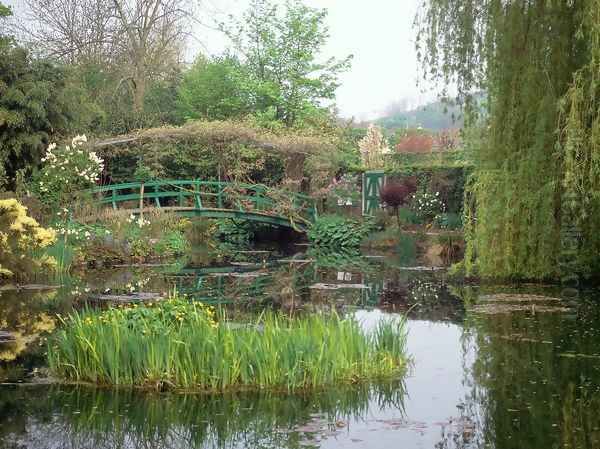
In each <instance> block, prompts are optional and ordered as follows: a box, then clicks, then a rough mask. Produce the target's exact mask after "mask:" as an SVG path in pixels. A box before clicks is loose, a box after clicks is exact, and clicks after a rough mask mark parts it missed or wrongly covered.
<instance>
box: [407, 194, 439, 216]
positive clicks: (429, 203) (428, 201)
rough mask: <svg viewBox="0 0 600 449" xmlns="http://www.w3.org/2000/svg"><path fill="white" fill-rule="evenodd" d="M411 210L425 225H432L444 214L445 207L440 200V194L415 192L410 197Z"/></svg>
mask: <svg viewBox="0 0 600 449" xmlns="http://www.w3.org/2000/svg"><path fill="white" fill-rule="evenodd" d="M412 209H413V211H414V212H415V213H416V214H417V216H418V217H419V218H420V219H421V220H423V221H424V222H426V223H432V222H433V221H434V220H435V219H436V217H438V216H439V215H440V214H442V213H443V212H445V210H446V205H445V204H444V202H443V201H442V200H441V199H440V192H435V193H429V192H417V193H415V194H414V195H413V196H412Z"/></svg>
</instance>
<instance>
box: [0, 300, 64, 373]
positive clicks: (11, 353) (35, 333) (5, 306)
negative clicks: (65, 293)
mask: <svg viewBox="0 0 600 449" xmlns="http://www.w3.org/2000/svg"><path fill="white" fill-rule="evenodd" d="M57 295H58V292H57V290H45V291H16V290H12V291H4V292H0V329H2V330H6V331H9V332H10V333H11V334H12V335H13V336H14V337H15V341H14V342H12V343H7V344H1V345H0V362H3V361H4V362H6V361H13V360H15V359H17V357H19V356H20V355H22V354H23V353H24V352H25V351H26V350H27V349H28V348H30V347H31V346H32V345H34V344H35V343H37V342H38V341H39V339H40V337H41V336H44V335H46V334H48V333H50V332H52V331H53V330H54V328H55V326H56V318H55V314H56V312H58V311H60V310H61V308H62V307H61V302H60V301H58V300H57ZM63 306H64V304H63ZM38 346H39V345H38Z"/></svg>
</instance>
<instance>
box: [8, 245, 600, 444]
mask: <svg viewBox="0 0 600 449" xmlns="http://www.w3.org/2000/svg"><path fill="white" fill-rule="evenodd" d="M263 254H264V253H261V254H257V255H256V257H254V256H253V255H252V254H248V253H244V255H243V256H244V257H243V260H240V261H238V262H236V263H235V264H230V265H223V264H219V263H215V262H214V261H212V262H210V263H206V262H205V261H204V262H202V263H201V264H200V265H194V264H182V265H179V266H164V267H138V268H135V269H132V268H130V267H124V268H122V269H119V270H112V271H108V272H93V273H91V274H89V275H86V276H85V277H82V278H80V279H74V280H72V281H70V283H71V284H72V285H69V287H65V288H63V289H59V290H54V291H48V292H41V291H40V292H15V291H13V292H1V294H0V330H9V331H11V332H12V333H14V334H15V335H16V334H17V333H18V334H20V335H22V336H23V339H22V340H21V341H23V342H32V343H31V344H30V345H29V346H28V345H27V344H24V345H22V346H19V345H16V344H14V345H13V346H11V349H10V351H11V352H3V351H7V346H6V345H5V346H1V347H0V355H1V354H4V358H5V359H15V358H16V359H17V360H19V361H21V362H24V361H26V365H27V366H28V367H32V366H39V365H40V364H41V363H42V361H43V358H42V357H41V356H40V355H38V356H37V357H34V358H33V360H32V359H31V354H36V352H35V350H34V348H37V347H39V345H38V343H39V341H40V339H41V338H43V335H45V334H46V333H47V332H48V331H51V330H52V329H53V327H54V326H55V325H56V318H55V317H56V313H62V314H64V313H67V312H68V311H69V310H70V309H71V307H72V306H73V304H74V305H75V307H79V306H81V305H82V304H84V301H83V300H84V299H85V296H86V289H89V295H97V294H101V293H103V292H104V291H107V290H108V291H110V292H121V293H124V292H126V291H127V290H128V289H129V288H131V287H133V288H134V290H135V291H140V290H142V291H147V292H168V291H169V290H173V289H177V290H178V291H179V292H181V293H186V294H188V295H189V296H190V297H193V298H197V299H202V300H210V301H214V302H228V303H229V304H230V305H229V307H231V308H232V309H236V308H242V309H244V311H246V310H253V309H257V310H260V309H262V308H264V307H274V308H280V309H282V310H284V311H287V312H291V313H295V312H296V311H312V310H321V309H331V308H335V309H337V310H340V311H341V312H348V311H350V312H352V313H356V314H357V316H358V317H359V318H360V320H361V321H362V322H363V323H364V324H365V325H366V326H369V325H372V324H373V323H374V322H376V321H377V320H378V319H381V317H382V316H383V315H384V314H386V313H390V312H401V313H407V314H408V316H409V318H410V321H409V338H408V351H409V353H410V354H411V355H412V356H413V359H414V365H413V369H412V371H411V373H410V375H409V377H408V378H407V379H405V382H404V383H396V384H386V385H371V386H366V385H361V386H352V388H344V389H337V390H324V391H320V392H318V393H316V394H312V395H311V394H306V395H296V396H274V395H266V394H239V395H229V396H225V397H215V396H201V395H175V394H165V395H162V394H161V395H158V394H149V393H142V392H132V391H125V390H121V391H112V390H100V389H91V388H66V387H51V388H49V387H47V386H42V387H38V386H26V387H16V386H0V448H2V449H4V448H11V449H12V448H15V447H19V448H44V447H48V448H50V447H52V448H59V447H64V448H86V447H98V448H121V447H126V448H128V447H131V448H138V447H140V448H141V447H148V448H154V447H157V448H158V447H167V448H169V447H206V448H229V447H231V448H237V447H239V448H242V447H252V448H254V447H259V448H260V447H265V448H270V447H272V448H275V447H277V448H299V447H320V448H331V449H334V448H335V449H338V448H346V447H353V448H354V447H356V448H359V447H363V448H390V447H409V448H412V447H423V448H435V449H475V448H477V449H488V448H490V449H492V448H493V449H512V448H514V449H539V448H548V449H554V448H568V449H597V448H598V447H600V413H598V410H600V306H599V305H598V299H600V293H599V292H598V291H589V292H582V294H581V295H580V297H579V298H578V300H577V301H576V302H570V303H569V302H566V301H562V300H561V298H560V291H556V289H552V288H543V287H539V286H522V287H519V288H516V289H515V288H512V289H511V288H508V287H506V288H505V287H488V288H476V287H469V286H456V285H450V284H448V282H447V281H446V279H445V275H444V273H443V272H442V271H435V270H421V269H417V268H416V267H410V266H408V267H407V266H404V265H403V264H404V262H405V261H402V260H390V259H386V258H381V257H356V256H349V255H331V254H328V255H322V254H318V253H308V254H298V255H296V256H287V257H286V258H284V259H279V260H274V259H269V258H265V257H263ZM240 259H242V257H240ZM198 260H200V259H198ZM128 285H129V287H127V286H128ZM74 291H75V292H78V293H77V294H73V292H74ZM514 294H519V295H520V296H519V297H515V298H513V299H514V300H515V301H516V302H515V304H516V305H518V306H519V307H516V306H514V307H506V306H505V305H504V307H502V308H499V307H496V308H495V309H493V308H490V309H488V310H487V311H488V312H490V313H479V312H477V311H478V310H479V311H481V310H485V309H482V307H481V305H482V304H483V303H484V302H485V301H484V298H488V300H489V299H490V298H491V296H493V295H495V298H496V299H497V300H499V299H501V300H503V301H505V300H506V299H507V298H509V299H510V295H514ZM482 295H485V296H482ZM527 295H529V296H527ZM531 295H544V296H546V297H547V298H546V300H545V303H547V304H553V305H554V306H553V307H546V308H544V307H539V306H537V307H531V308H529V307H523V302H522V301H523V300H524V298H525V299H527V297H529V298H530V299H536V301H538V300H539V298H533V296H531ZM557 304H560V307H557V306H556V305H557ZM474 306H477V307H474ZM478 307H479V308H478ZM499 312H502V313H499ZM19 376H22V371H20V370H19V369H18V367H17V368H15V365H14V364H11V365H7V364H6V363H1V362H0V381H6V380H8V381H10V382H14V381H15V379H18V378H19Z"/></svg>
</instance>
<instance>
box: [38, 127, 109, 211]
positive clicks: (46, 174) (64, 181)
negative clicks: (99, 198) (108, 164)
mask: <svg viewBox="0 0 600 449" xmlns="http://www.w3.org/2000/svg"><path fill="white" fill-rule="evenodd" d="M86 142H87V138H86V137H85V135H83V136H75V137H74V138H73V139H72V140H71V145H65V146H64V147H58V146H57V145H56V144H55V143H51V144H50V145H48V148H47V149H46V153H45V155H44V157H43V158H42V163H43V165H42V168H41V170H40V172H39V173H38V179H37V186H36V187H37V189H38V190H39V192H40V197H41V199H42V201H44V202H45V203H46V204H49V205H58V204H60V203H62V202H65V201H66V200H67V198H68V196H69V195H70V194H72V193H73V192H77V191H80V190H84V189H87V188H90V187H92V186H93V185H94V184H95V183H96V182H98V180H99V179H100V175H101V174H102V171H103V170H104V161H103V160H102V159H101V158H100V157H98V155H97V154H96V153H95V152H93V151H89V149H87V148H86V146H85V143H86Z"/></svg>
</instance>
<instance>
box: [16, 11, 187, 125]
mask: <svg viewBox="0 0 600 449" xmlns="http://www.w3.org/2000/svg"><path fill="white" fill-rule="evenodd" d="M191 14H192V11H191V9H190V6H189V2H187V1H186V0H135V1H133V0H24V8H23V13H22V20H19V21H18V22H17V24H19V25H18V26H17V27H16V28H17V30H18V32H19V36H20V37H21V39H22V40H24V41H25V42H28V43H30V44H32V45H33V46H34V47H35V48H36V49H38V51H40V52H41V53H43V54H44V55H45V56H51V57H54V58H58V59H59V60H61V61H64V62H67V63H70V64H77V65H82V66H87V67H90V66H91V67H97V68H101V70H108V71H113V72H115V73H118V74H119V84H118V85H119V86H121V85H123V84H124V83H125V84H126V85H128V86H129V87H130V89H131V94H132V95H131V98H132V105H133V108H134V110H135V111H136V112H137V113H138V114H140V113H142V111H143V108H144V97H145V95H146V92H147V89H148V86H149V84H150V82H151V81H153V80H157V79H158V80H160V79H162V78H163V77H164V76H165V75H167V74H169V73H170V72H171V71H172V69H173V67H174V66H176V65H178V64H179V62H180V59H181V55H182V52H183V47H184V41H185V37H186V36H187V32H186V29H185V28H186V23H187V22H186V21H187V19H188V18H189V17H190V16H191Z"/></svg>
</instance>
